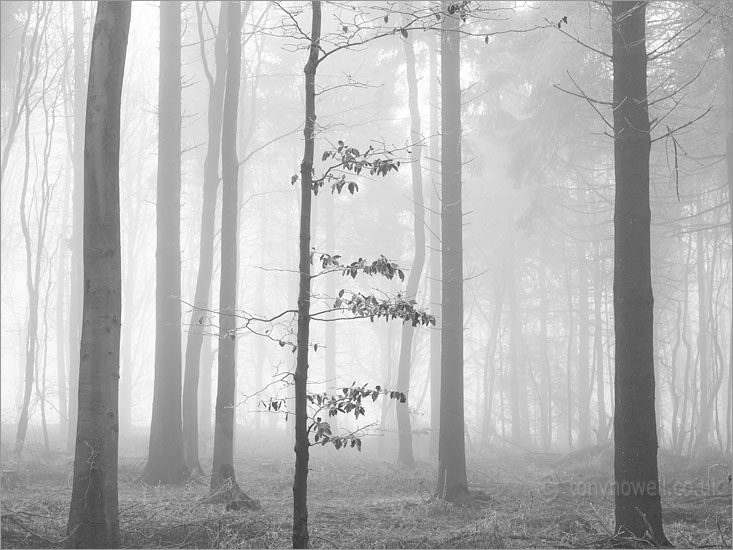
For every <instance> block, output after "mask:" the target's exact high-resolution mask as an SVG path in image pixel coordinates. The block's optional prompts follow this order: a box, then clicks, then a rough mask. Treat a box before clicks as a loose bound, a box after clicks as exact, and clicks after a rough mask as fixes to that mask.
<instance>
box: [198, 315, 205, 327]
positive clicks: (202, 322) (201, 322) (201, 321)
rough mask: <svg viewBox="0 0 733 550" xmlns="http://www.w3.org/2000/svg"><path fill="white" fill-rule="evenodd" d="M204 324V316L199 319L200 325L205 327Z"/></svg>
mask: <svg viewBox="0 0 733 550" xmlns="http://www.w3.org/2000/svg"><path fill="white" fill-rule="evenodd" d="M203 324H204V316H203V315H202V316H201V317H199V325H203Z"/></svg>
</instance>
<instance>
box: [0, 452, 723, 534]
mask: <svg viewBox="0 0 733 550" xmlns="http://www.w3.org/2000/svg"><path fill="white" fill-rule="evenodd" d="M245 454H246V453H245ZM283 457H285V458H283ZM3 464H6V462H5V461H3ZM725 465H727V468H730V466H729V465H730V458H729V457H719V456H704V457H697V458H696V459H693V460H691V459H681V458H680V457H672V456H671V455H670V456H668V457H667V459H665V456H662V458H661V460H660V472H661V476H662V478H663V480H664V481H665V483H666V486H667V489H668V491H667V493H666V494H665V496H664V497H663V505H664V513H665V529H666V534H667V536H668V538H669V539H670V540H671V542H672V543H673V544H675V546H683V547H698V548H702V547H705V548H710V547H720V548H730V544H731V496H730V484H729V483H728V482H727V473H728V470H726V466H725ZM468 466H469V472H470V479H469V485H470V487H471V489H472V491H475V500H474V501H473V502H472V503H471V504H470V505H467V506H454V505H451V504H448V503H445V502H442V501H437V500H434V499H433V498H432V495H431V492H432V489H433V486H434V483H435V479H436V471H435V466H434V465H433V464H427V463H419V464H418V466H417V467H416V468H415V469H414V470H409V471H401V470H398V469H396V468H395V467H394V466H392V465H391V464H389V463H386V462H383V461H378V460H376V459H370V458H368V457H366V456H364V455H361V454H358V453H355V452H350V451H340V452H335V451H331V450H328V449H321V448H320V447H319V448H315V449H314V450H313V454H312V470H311V473H310V476H309V512H310V533H311V545H312V546H313V547H316V548H526V547H553V548H579V547H583V548H588V547H607V546H610V545H612V544H614V543H615V542H618V541H615V540H614V539H612V538H611V535H612V534H613V533H612V529H613V496H612V494H611V493H609V492H605V493H604V492H603V490H600V489H602V488H603V487H606V484H607V483H609V482H610V470H609V464H608V461H607V456H605V457H604V455H603V453H601V452H598V453H595V454H594V453H593V452H591V453H588V454H586V455H579V456H567V455H566V456H560V455H540V454H537V455H523V456H518V455H510V454H505V453H503V452H502V451H495V452H494V453H493V454H492V455H491V456H484V457H481V458H480V459H479V458H474V459H471V460H469V464H468ZM143 467H144V459H137V460H132V459H128V460H124V461H122V462H121V465H120V530H121V537H122V545H123V547H125V548H283V547H289V546H290V529H291V524H290V521H291V486H292V478H291V472H292V465H291V463H290V456H289V454H287V453H283V452H282V450H281V449H277V450H272V451H270V452H264V451H261V452H250V453H249V455H248V456H246V458H244V459H242V461H241V462H240V463H239V464H237V474H238V481H239V483H240V485H241V486H242V489H243V490H244V491H245V492H247V493H248V494H249V495H250V496H252V497H253V498H255V499H257V500H259V501H260V502H261V504H262V509H261V510H257V511H241V510H240V511H226V510H225V509H224V505H219V504H217V505H215V504H209V503H207V502H206V496H207V494H208V486H207V485H206V484H205V482H206V480H204V483H201V482H191V483H188V484H186V485H181V486H175V487H150V486H145V485H142V484H140V483H138V482H137V478H138V476H139V475H140V473H141V472H142V469H143ZM4 468H6V466H4ZM70 468H71V465H70V461H69V459H68V458H58V457H57V458H56V459H54V460H49V459H43V460H41V459H40V458H38V457H34V458H32V459H28V460H26V462H25V463H24V464H23V465H22V468H18V469H17V471H18V475H19V477H20V479H21V481H22V483H23V487H22V488H11V489H4V490H3V492H2V545H3V547H5V548H61V547H63V546H64V544H65V532H66V520H67V517H68V505H69V501H70V497H71V488H70V475H69V474H70ZM686 483H687V484H688V485H685V484H686ZM696 484H697V485H696ZM680 487H682V488H683V489H682V490H680V489H679V488H680ZM685 487H687V489H684V488H685ZM599 488H600V489H599ZM622 542H624V543H626V544H629V545H636V546H638V547H648V546H649V545H648V544H647V543H646V542H645V541H636V542H635V541H622Z"/></svg>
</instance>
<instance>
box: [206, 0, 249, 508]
mask: <svg viewBox="0 0 733 550" xmlns="http://www.w3.org/2000/svg"><path fill="white" fill-rule="evenodd" d="M227 10H228V14H227V23H228V24H227V76H226V84H225V89H224V109H223V123H222V131H221V168H222V176H223V177H222V210H221V281H220V287H219V309H220V311H221V312H220V313H219V374H218V380H217V388H216V412H215V420H214V460H213V467H212V470H211V493H212V496H214V495H215V494H217V493H218V492H221V491H222V489H223V487H224V486H226V487H229V489H228V490H229V491H231V492H230V493H229V494H222V495H221V497H222V500H225V499H229V498H230V497H237V496H238V494H239V493H240V492H241V491H239V487H238V486H237V482H236V478H235V474H234V412H235V411H234V407H235V398H236V386H237V363H236V351H237V350H236V342H235V337H236V335H235V331H236V318H235V317H234V313H235V311H236V307H237V261H238V256H239V255H238V253H237V249H238V246H237V205H238V204H239V203H238V199H237V196H238V181H237V179H238V177H237V171H238V169H239V162H238V161H237V118H238V103H239V75H240V67H241V59H242V31H241V27H240V13H241V12H240V5H239V2H238V1H230V2H228V4H227ZM225 493H226V491H225Z"/></svg>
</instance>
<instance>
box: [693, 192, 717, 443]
mask: <svg viewBox="0 0 733 550" xmlns="http://www.w3.org/2000/svg"><path fill="white" fill-rule="evenodd" d="M703 209H704V205H703V201H702V196H699V197H698V201H697V210H698V212H702V211H703ZM695 237H696V243H695V255H696V262H695V263H696V267H697V321H698V327H697V353H698V357H699V362H698V366H699V368H700V395H699V402H700V417H699V422H698V425H697V430H696V432H697V433H696V434H695V449H703V448H705V447H707V446H708V445H709V443H710V424H711V421H712V418H713V417H712V409H711V407H709V406H708V403H709V402H712V401H713V399H712V397H713V396H711V395H710V345H709V344H710V340H709V337H708V316H709V314H710V311H709V308H708V303H709V300H710V297H709V296H708V290H707V281H706V278H707V271H706V269H705V264H706V262H707V258H706V255H705V246H706V245H705V232H704V231H697V233H696V235H695ZM711 270H712V266H711Z"/></svg>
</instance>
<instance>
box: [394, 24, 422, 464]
mask: <svg viewBox="0 0 733 550" xmlns="http://www.w3.org/2000/svg"><path fill="white" fill-rule="evenodd" d="M403 38H404V50H405V67H406V73H407V90H408V106H409V109H410V142H411V143H412V149H411V156H410V163H411V164H410V168H411V175H412V201H413V215H412V230H413V233H414V235H415V255H414V257H413V259H412V266H411V267H410V272H409V274H408V276H407V290H406V292H407V296H408V297H409V298H414V297H415V295H416V294H417V287H418V284H419V282H420V277H421V275H422V270H423V266H424V265H425V204H424V199H423V183H422V162H421V160H422V145H421V144H420V141H421V140H422V135H421V131H420V108H419V106H418V97H417V76H416V74H415V49H414V46H413V39H412V35H411V34H409V33H408V35H407V37H403ZM414 334H415V327H413V326H412V324H411V323H403V325H402V338H401V340H400V358H399V364H398V367H397V386H396V389H397V391H401V392H404V393H406V394H407V395H409V391H410V369H411V367H412V364H411V363H412V342H413V336H414ZM395 412H396V414H397V430H398V432H399V436H398V437H399V451H398V456H397V463H398V464H399V465H400V466H402V467H405V468H412V467H414V465H415V458H414V455H413V452H412V426H411V422H410V409H409V407H395Z"/></svg>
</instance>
